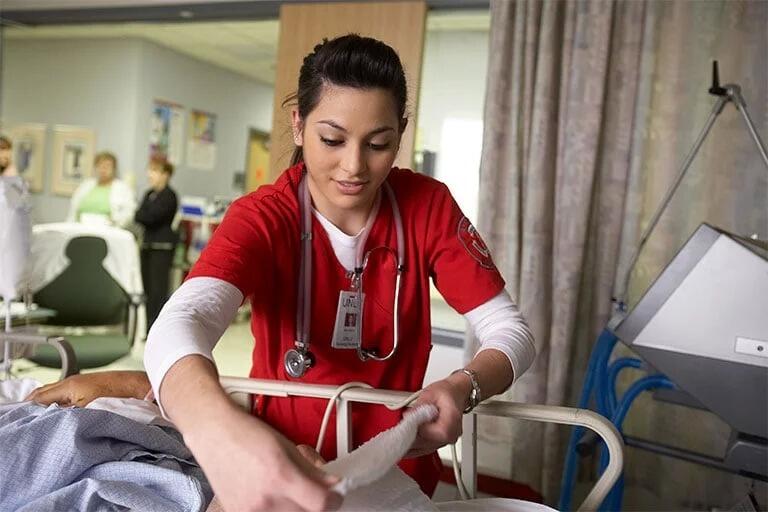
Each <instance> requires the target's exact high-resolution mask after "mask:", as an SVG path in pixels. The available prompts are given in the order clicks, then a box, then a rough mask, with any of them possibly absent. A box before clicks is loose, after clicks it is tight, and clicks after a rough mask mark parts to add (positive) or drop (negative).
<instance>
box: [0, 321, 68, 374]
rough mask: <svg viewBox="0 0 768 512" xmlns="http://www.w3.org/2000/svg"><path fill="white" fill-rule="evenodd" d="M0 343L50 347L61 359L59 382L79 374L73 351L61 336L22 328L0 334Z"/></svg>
mask: <svg viewBox="0 0 768 512" xmlns="http://www.w3.org/2000/svg"><path fill="white" fill-rule="evenodd" d="M0 341H2V342H5V343H16V344H19V345H29V346H35V345H51V346H52V347H53V348H55V349H56V351H57V352H58V353H59V357H61V377H60V378H61V380H64V379H66V378H67V377H69V376H70V375H75V374H76V373H80V369H79V368H78V366H77V356H76V355H75V351H74V350H73V349H72V345H70V344H69V342H68V341H67V340H66V339H64V338H63V337H62V336H51V335H47V334H39V333H38V332H37V330H36V329H28V328H23V329H19V330H16V331H11V332H3V333H0Z"/></svg>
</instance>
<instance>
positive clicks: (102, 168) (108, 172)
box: [96, 158, 115, 184]
mask: <svg viewBox="0 0 768 512" xmlns="http://www.w3.org/2000/svg"><path fill="white" fill-rule="evenodd" d="M114 177H115V165H114V164H113V163H112V160H110V159H109V158H102V159H101V160H99V161H98V162H96V179H98V181H99V183H101V184H107V183H110V182H111V181H112V179H113V178H114Z"/></svg>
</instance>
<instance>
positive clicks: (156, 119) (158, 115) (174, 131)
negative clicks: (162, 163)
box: [149, 100, 184, 165]
mask: <svg viewBox="0 0 768 512" xmlns="http://www.w3.org/2000/svg"><path fill="white" fill-rule="evenodd" d="M183 129H184V108H183V107H182V106H181V105H177V104H176V103H171V102H167V101H162V100H155V102H154V104H153V106H152V119H151V125H150V130H149V156H150V157H159V158H165V159H166V160H168V161H169V162H170V163H172V164H173V165H179V164H180V163H181V154H182V148H183V147H184V138H183V137H184V135H183Z"/></svg>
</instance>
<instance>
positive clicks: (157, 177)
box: [147, 165, 168, 189]
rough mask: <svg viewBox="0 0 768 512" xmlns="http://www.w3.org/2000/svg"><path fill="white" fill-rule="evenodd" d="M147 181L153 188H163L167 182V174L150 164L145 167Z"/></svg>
mask: <svg viewBox="0 0 768 512" xmlns="http://www.w3.org/2000/svg"><path fill="white" fill-rule="evenodd" d="M147 181H148V182H149V186H150V187H151V188H153V189H159V188H163V187H165V185H166V184H167V183H168V175H167V174H165V173H164V172H163V171H162V170H160V169H158V168H157V167H153V166H151V165H150V166H149V168H148V169H147Z"/></svg>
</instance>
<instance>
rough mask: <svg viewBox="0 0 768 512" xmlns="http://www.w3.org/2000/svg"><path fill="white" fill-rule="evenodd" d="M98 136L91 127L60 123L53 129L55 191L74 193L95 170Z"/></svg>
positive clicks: (53, 184) (59, 193)
mask: <svg viewBox="0 0 768 512" xmlns="http://www.w3.org/2000/svg"><path fill="white" fill-rule="evenodd" d="M95 143H96V135H95V133H94V132H93V130H92V129H90V128H83V127H79V126H64V125H57V126H56V127H54V130H53V166H52V167H53V176H52V177H51V183H52V190H53V193H54V194H56V195H60V196H71V195H72V193H73V192H74V191H75V189H76V188H77V187H78V185H80V183H82V181H83V180H84V179H86V178H88V177H90V176H91V173H92V171H93V148H94V145H95Z"/></svg>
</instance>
